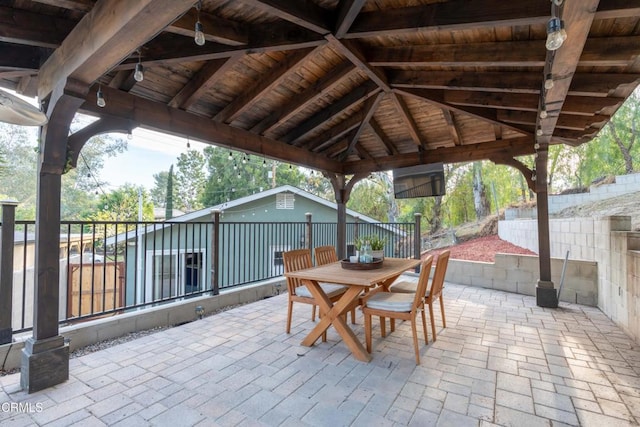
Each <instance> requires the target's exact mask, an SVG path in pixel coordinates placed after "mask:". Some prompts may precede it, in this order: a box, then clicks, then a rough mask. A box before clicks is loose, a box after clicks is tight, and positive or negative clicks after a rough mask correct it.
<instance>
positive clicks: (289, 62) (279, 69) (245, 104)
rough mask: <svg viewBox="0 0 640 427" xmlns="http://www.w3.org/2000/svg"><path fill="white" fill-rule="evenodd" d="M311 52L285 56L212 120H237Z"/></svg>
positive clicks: (303, 50) (302, 50) (292, 71)
mask: <svg viewBox="0 0 640 427" xmlns="http://www.w3.org/2000/svg"><path fill="white" fill-rule="evenodd" d="M310 52H311V49H301V50H299V51H297V52H294V53H293V54H291V55H289V56H287V57H286V58H285V59H284V60H283V61H281V62H280V63H279V64H278V65H277V66H276V67H275V68H273V69H272V70H271V71H270V72H269V73H268V75H267V76H262V77H261V78H259V79H258V80H256V82H255V84H254V85H253V86H251V87H250V88H247V89H246V90H245V91H244V92H243V93H242V94H241V95H240V96H238V97H236V99H234V100H233V101H232V102H231V103H229V104H228V105H227V106H226V107H224V108H223V109H222V111H220V112H219V113H218V114H216V116H215V117H214V120H215V121H217V122H224V123H229V122H231V121H233V120H234V119H235V118H237V117H238V116H239V115H240V114H242V112H243V111H245V110H246V109H248V108H251V106H252V105H253V104H254V103H255V102H256V100H257V99H258V98H259V97H260V96H261V95H263V94H264V93H266V92H268V91H271V90H273V89H274V88H275V87H276V86H278V85H279V84H280V83H282V81H284V80H285V79H286V78H287V77H288V76H289V75H291V74H292V73H294V72H295V71H296V70H297V67H298V65H299V64H300V62H302V61H303V60H304V59H305V58H306V57H307V56H308V55H309V53H310Z"/></svg>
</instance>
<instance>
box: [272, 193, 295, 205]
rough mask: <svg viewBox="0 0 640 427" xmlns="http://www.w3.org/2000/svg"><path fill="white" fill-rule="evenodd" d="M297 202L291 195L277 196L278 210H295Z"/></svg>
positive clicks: (282, 194)
mask: <svg viewBox="0 0 640 427" xmlns="http://www.w3.org/2000/svg"><path fill="white" fill-rule="evenodd" d="M295 200H296V199H295V197H294V195H293V194H291V193H281V194H276V209H293V208H294V202H295Z"/></svg>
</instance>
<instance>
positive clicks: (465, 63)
mask: <svg viewBox="0 0 640 427" xmlns="http://www.w3.org/2000/svg"><path fill="white" fill-rule="evenodd" d="M638 44H640V37H639V36H629V37H616V38H614V39H611V38H607V39H604V40H599V39H597V38H595V39H590V40H589V41H588V42H587V43H586V44H585V46H584V51H583V52H582V55H581V56H580V57H579V60H578V61H577V63H576V66H584V67H615V66H621V67H624V66H626V65H628V63H629V61H630V60H631V59H632V58H633V57H634V56H635V55H637V47H638ZM611 46H616V48H615V49H611ZM545 52H546V50H545V47H544V40H525V41H510V42H487V43H467V44H439V45H420V46H415V45H413V46H391V47H384V46H380V47H370V48H368V49H365V50H364V55H365V57H366V59H367V61H368V62H369V64H370V65H371V66H375V67H399V66H429V67H432V66H438V67H457V68H460V67H496V66H499V67H544V64H545V62H546V53H545Z"/></svg>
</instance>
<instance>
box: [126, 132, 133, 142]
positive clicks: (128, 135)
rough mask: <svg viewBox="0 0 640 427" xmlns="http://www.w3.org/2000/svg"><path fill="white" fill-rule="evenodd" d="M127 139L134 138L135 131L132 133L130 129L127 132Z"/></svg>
mask: <svg viewBox="0 0 640 427" xmlns="http://www.w3.org/2000/svg"><path fill="white" fill-rule="evenodd" d="M127 139H128V140H129V141H131V140H132V139H133V133H131V131H129V133H128V134H127Z"/></svg>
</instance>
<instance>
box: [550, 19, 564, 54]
mask: <svg viewBox="0 0 640 427" xmlns="http://www.w3.org/2000/svg"><path fill="white" fill-rule="evenodd" d="M566 39H567V32H566V31H565V29H564V21H562V20H561V19H560V18H558V17H555V16H554V17H553V18H551V19H549V22H548V23H547V42H546V43H545V46H546V48H547V50H551V51H553V50H557V49H559V48H560V46H562V43H564V41H565V40H566Z"/></svg>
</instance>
